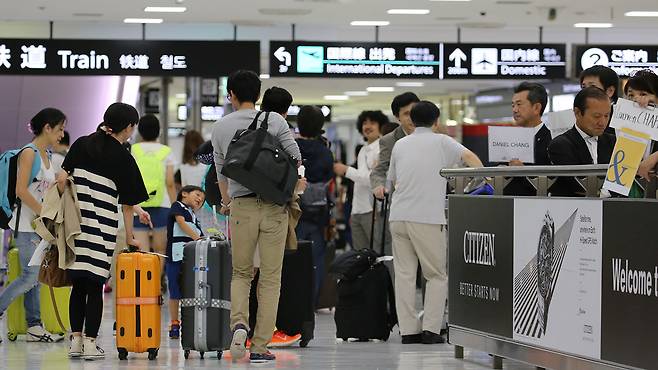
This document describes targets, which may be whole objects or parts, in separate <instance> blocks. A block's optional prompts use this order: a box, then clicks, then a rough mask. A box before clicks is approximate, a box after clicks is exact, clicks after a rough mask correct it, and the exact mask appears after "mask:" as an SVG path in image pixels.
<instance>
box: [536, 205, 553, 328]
mask: <svg viewBox="0 0 658 370" xmlns="http://www.w3.org/2000/svg"><path fill="white" fill-rule="evenodd" d="M554 236H555V223H554V222H553V218H552V217H551V215H550V213H549V212H548V211H546V215H544V224H543V225H542V228H541V231H540V233H539V243H538V246H537V293H538V295H537V300H538V302H537V303H538V304H539V307H540V309H541V310H540V311H542V312H540V317H539V319H540V321H541V323H540V324H541V327H542V329H543V331H544V332H546V321H547V319H548V307H549V304H550V301H551V288H552V285H553V245H554Z"/></svg>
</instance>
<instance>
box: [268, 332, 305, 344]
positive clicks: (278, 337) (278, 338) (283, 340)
mask: <svg viewBox="0 0 658 370" xmlns="http://www.w3.org/2000/svg"><path fill="white" fill-rule="evenodd" d="M300 339H302V335H301V334H297V335H293V336H290V335H287V334H286V333H284V332H282V331H280V330H277V331H275V332H274V335H272V340H271V341H270V343H269V344H268V345H267V346H268V347H289V346H292V345H293V344H295V343H297V342H298V341H299V340H300Z"/></svg>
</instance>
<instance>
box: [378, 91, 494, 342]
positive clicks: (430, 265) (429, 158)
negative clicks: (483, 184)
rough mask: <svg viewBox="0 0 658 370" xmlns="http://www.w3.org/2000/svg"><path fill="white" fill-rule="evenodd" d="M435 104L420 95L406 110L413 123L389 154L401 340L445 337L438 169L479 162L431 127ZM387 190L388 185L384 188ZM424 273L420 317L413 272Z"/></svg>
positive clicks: (442, 191) (443, 186) (442, 180)
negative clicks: (410, 108)
mask: <svg viewBox="0 0 658 370" xmlns="http://www.w3.org/2000/svg"><path fill="white" fill-rule="evenodd" d="M439 115H440V111H439V108H438V107H437V106H436V105H435V104H434V103H432V102H429V101H421V102H419V103H417V104H415V106H414V107H413V109H412V110H411V112H410V118H411V119H412V121H413V123H414V125H415V127H416V129H415V131H414V132H413V133H412V134H410V135H408V136H407V137H404V138H402V139H400V140H399V141H398V142H397V143H396V144H395V147H394V148H393V152H392V154H391V166H390V169H389V172H388V182H389V184H392V187H393V188H395V192H393V193H392V194H393V199H392V201H391V202H392V203H391V216H390V222H391V234H392V235H393V263H394V266H395V306H396V309H397V313H398V320H399V325H400V334H401V335H402V343H404V344H410V343H425V344H433V343H444V342H445V339H444V338H443V337H441V336H440V331H441V327H442V321H443V313H444V308H445V303H446V298H447V294H448V275H447V273H446V269H447V268H446V254H447V247H446V234H447V229H446V216H445V198H446V185H447V183H446V181H447V180H446V179H445V178H444V177H442V176H441V174H440V171H441V170H442V169H444V168H450V167H453V166H455V165H458V164H460V163H462V162H464V163H466V165H467V166H469V167H482V162H481V161H480V159H479V158H478V157H477V156H476V155H475V154H474V153H473V152H471V151H470V150H468V149H466V148H465V147H464V146H463V145H461V144H460V143H458V142H457V141H455V140H454V139H453V138H451V137H450V136H447V135H443V134H437V133H434V132H433V131H432V129H433V128H434V129H436V127H437V126H438V125H439ZM389 190H392V189H389ZM419 263H420V266H421V269H422V271H423V276H424V277H425V279H427V289H426V294H425V301H424V311H425V314H424V315H423V319H422V323H421V319H420V318H419V315H418V312H417V310H416V272H417V269H418V264H419Z"/></svg>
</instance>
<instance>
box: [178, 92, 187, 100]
mask: <svg viewBox="0 0 658 370" xmlns="http://www.w3.org/2000/svg"><path fill="white" fill-rule="evenodd" d="M176 99H187V94H186V93H179V94H176Z"/></svg>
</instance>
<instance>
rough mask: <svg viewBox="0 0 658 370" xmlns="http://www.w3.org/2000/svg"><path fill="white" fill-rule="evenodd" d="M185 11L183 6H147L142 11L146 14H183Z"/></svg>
mask: <svg viewBox="0 0 658 370" xmlns="http://www.w3.org/2000/svg"><path fill="white" fill-rule="evenodd" d="M186 10H187V8H186V7H184V6H147V7H146V8H144V11H145V12H147V13H185V11H186Z"/></svg>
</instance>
